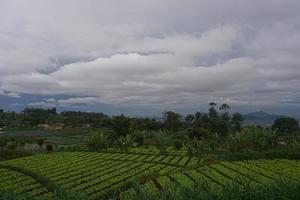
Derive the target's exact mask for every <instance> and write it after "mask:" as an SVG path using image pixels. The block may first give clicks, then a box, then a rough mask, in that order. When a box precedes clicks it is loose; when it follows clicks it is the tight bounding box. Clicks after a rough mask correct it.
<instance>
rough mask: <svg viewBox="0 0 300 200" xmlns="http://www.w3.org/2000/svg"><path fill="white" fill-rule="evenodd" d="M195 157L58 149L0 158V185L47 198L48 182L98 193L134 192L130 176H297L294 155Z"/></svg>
mask: <svg viewBox="0 0 300 200" xmlns="http://www.w3.org/2000/svg"><path fill="white" fill-rule="evenodd" d="M199 163H200V159H199V158H197V157H185V156H177V155H169V156H166V155H159V154H134V153H131V154H129V153H128V154H125V153H92V152H59V153H52V154H43V155H36V156H30V157H24V158H20V159H15V160H10V161H5V162H0V186H1V189H8V190H12V191H14V192H16V193H17V195H18V196H19V198H20V199H22V198H24V197H30V199H34V198H40V197H41V198H43V199H52V198H53V195H54V194H53V192H54V190H55V188H54V187H53V185H54V186H58V187H59V188H63V189H66V190H75V191H78V192H81V193H84V194H86V195H87V196H89V197H90V199H99V198H100V197H105V196H106V195H107V194H110V193H111V192H113V191H115V190H119V189H121V190H122V191H124V192H123V193H122V194H121V195H128V194H134V192H135V191H134V190H133V189H131V190H127V189H128V187H127V186H128V182H130V181H132V180H139V181H141V182H142V183H144V186H143V187H145V188H147V189H151V190H153V191H154V192H155V191H156V192H157V191H159V190H162V189H163V188H165V187H167V186H168V184H170V183H172V182H176V183H179V184H181V185H183V186H186V187H192V186H193V185H195V184H196V183H197V180H198V179H205V180H207V181H208V182H209V183H210V186H211V187H214V188H216V189H217V188H220V187H222V185H224V184H228V183H231V182H232V181H239V178H243V179H248V180H249V182H250V183H251V184H252V185H253V186H256V185H259V184H261V183H264V182H272V181H274V179H275V178H282V177H283V178H286V179H295V178H296V177H300V163H299V161H290V160H272V161H270V160H257V161H244V162H220V163H216V164H213V165H209V166H204V167H200V166H199Z"/></svg>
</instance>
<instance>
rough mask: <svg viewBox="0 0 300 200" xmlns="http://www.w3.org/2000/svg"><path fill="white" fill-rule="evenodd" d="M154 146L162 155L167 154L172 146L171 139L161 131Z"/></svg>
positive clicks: (155, 139)
mask: <svg viewBox="0 0 300 200" xmlns="http://www.w3.org/2000/svg"><path fill="white" fill-rule="evenodd" d="M154 144H155V146H156V148H158V149H159V151H160V153H161V154H166V153H167V151H166V149H167V148H168V146H169V144H170V139H169V138H168V136H167V135H166V133H165V132H163V131H159V132H158V133H157V134H156V135H155V137H154Z"/></svg>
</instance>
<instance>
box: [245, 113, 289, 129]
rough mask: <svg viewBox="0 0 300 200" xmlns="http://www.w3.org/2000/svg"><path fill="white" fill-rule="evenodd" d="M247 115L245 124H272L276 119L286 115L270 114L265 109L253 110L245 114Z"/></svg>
mask: <svg viewBox="0 0 300 200" xmlns="http://www.w3.org/2000/svg"><path fill="white" fill-rule="evenodd" d="M244 117H245V122H244V124H245V125H251V124H254V125H261V126H268V125H271V124H272V123H273V122H274V121H275V120H276V119H278V118H281V117H286V116H284V115H277V114H270V113H266V112H264V111H257V112H252V113H249V114H246V115H244Z"/></svg>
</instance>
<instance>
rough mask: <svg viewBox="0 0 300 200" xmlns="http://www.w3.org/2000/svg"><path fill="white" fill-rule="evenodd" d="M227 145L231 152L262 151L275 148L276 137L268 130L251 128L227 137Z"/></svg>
mask: <svg viewBox="0 0 300 200" xmlns="http://www.w3.org/2000/svg"><path fill="white" fill-rule="evenodd" d="M227 144H228V149H229V150H230V151H231V152H242V151H246V150H254V151H263V150H269V149H273V148H276V147H277V137H276V134H275V133H274V132H272V131H270V130H266V129H258V128H255V127H251V128H249V129H246V130H244V131H242V132H238V133H235V134H232V135H231V136H229V138H228V140H227Z"/></svg>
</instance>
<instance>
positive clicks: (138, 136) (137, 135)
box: [130, 131, 145, 145]
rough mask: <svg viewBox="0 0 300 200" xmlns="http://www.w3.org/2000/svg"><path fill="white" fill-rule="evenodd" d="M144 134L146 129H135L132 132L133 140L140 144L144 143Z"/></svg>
mask: <svg viewBox="0 0 300 200" xmlns="http://www.w3.org/2000/svg"><path fill="white" fill-rule="evenodd" d="M144 134H145V132H144V131H134V132H132V133H131V134H130V138H131V140H132V142H134V143H137V144H138V145H143V144H144V139H145V136H144Z"/></svg>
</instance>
